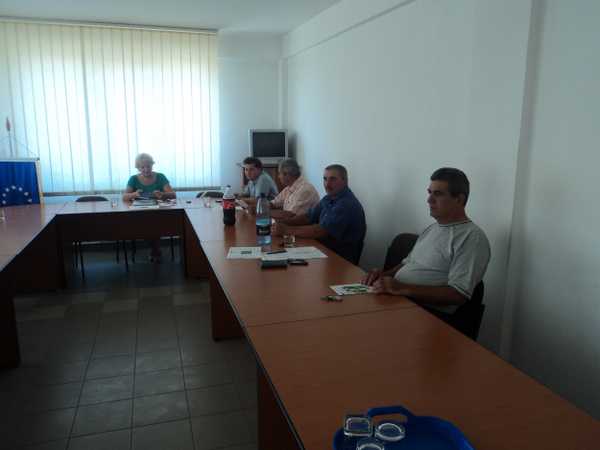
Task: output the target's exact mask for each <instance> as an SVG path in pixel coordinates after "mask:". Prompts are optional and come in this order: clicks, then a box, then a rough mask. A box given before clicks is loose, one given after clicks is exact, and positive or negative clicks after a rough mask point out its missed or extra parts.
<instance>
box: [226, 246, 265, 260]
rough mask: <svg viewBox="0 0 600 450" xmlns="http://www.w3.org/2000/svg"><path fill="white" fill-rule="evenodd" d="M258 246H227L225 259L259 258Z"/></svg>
mask: <svg viewBox="0 0 600 450" xmlns="http://www.w3.org/2000/svg"><path fill="white" fill-rule="evenodd" d="M260 250H261V248H260V247H229V252H228V253H227V259H259V258H260V257H261V251H260Z"/></svg>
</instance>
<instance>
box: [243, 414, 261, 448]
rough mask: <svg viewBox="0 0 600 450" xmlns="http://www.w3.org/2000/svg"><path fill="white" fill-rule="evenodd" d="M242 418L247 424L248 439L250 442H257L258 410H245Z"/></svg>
mask: <svg viewBox="0 0 600 450" xmlns="http://www.w3.org/2000/svg"><path fill="white" fill-rule="evenodd" d="M244 416H245V417H246V420H247V423H248V429H249V431H250V437H251V438H252V442H257V441H258V410H257V409H256V408H252V409H245V410H244Z"/></svg>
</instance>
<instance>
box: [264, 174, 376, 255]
mask: <svg viewBox="0 0 600 450" xmlns="http://www.w3.org/2000/svg"><path fill="white" fill-rule="evenodd" d="M323 186H324V188H325V192H327V195H326V196H325V197H323V198H322V199H321V201H320V202H319V203H318V204H317V205H315V206H314V207H312V208H311V209H310V210H309V211H308V213H307V214H302V215H296V216H294V217H292V218H288V219H283V220H280V221H278V222H277V223H276V224H275V225H274V226H273V234H274V235H275V236H281V235H284V234H293V235H294V236H296V237H304V238H312V239H318V240H319V241H321V242H322V243H323V244H324V245H326V246H327V247H329V248H330V249H331V250H333V251H334V252H336V253H337V254H338V255H340V256H341V257H343V258H345V259H347V260H348V261H350V262H351V263H353V264H358V261H359V259H360V254H361V253H362V248H363V241H364V239H365V233H366V231H367V225H366V221H365V212H364V211H363V208H362V206H361V204H360V202H359V201H358V199H357V198H356V197H355V196H354V194H353V193H352V191H351V190H350V188H349V187H348V172H347V171H346V168H345V167H344V166H341V165H339V164H333V165H330V166H327V167H325V172H324V173H323Z"/></svg>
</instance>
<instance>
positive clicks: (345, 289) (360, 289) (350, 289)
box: [329, 283, 373, 295]
mask: <svg viewBox="0 0 600 450" xmlns="http://www.w3.org/2000/svg"><path fill="white" fill-rule="evenodd" d="M329 287H330V288H331V289H332V290H333V291H334V292H335V293H336V294H337V295H355V294H369V293H371V292H373V288H372V287H371V286H367V285H366V284H360V283H354V284H337V285H335V286H329Z"/></svg>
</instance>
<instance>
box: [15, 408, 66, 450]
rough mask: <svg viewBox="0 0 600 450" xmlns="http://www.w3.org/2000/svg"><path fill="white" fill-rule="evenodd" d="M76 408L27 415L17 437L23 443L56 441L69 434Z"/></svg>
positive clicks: (22, 421)
mask: <svg viewBox="0 0 600 450" xmlns="http://www.w3.org/2000/svg"><path fill="white" fill-rule="evenodd" d="M74 414H75V409H74V408H69V409H59V410H55V411H48V412H44V413H41V414H35V415H31V416H25V417H23V418H22V420H21V424H20V426H19V428H18V433H17V439H18V441H19V442H20V443H22V444H36V443H42V442H45V441H54V440H59V439H62V438H66V437H67V436H69V431H70V430H71V424H72V423H73V415H74Z"/></svg>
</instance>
